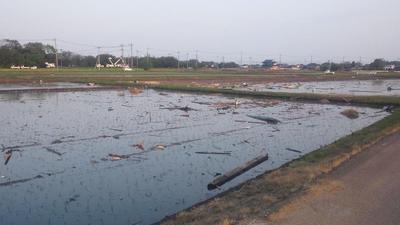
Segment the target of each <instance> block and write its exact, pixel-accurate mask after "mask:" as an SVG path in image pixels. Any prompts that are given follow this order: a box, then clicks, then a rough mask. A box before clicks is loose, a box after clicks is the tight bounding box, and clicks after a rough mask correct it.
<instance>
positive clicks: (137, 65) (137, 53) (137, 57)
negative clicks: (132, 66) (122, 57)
mask: <svg viewBox="0 0 400 225" xmlns="http://www.w3.org/2000/svg"><path fill="white" fill-rule="evenodd" d="M136 71H139V50H136Z"/></svg>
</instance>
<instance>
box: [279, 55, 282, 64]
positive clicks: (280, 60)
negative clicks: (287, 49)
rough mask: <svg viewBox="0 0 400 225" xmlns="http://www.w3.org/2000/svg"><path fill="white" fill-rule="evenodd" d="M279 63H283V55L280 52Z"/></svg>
mask: <svg viewBox="0 0 400 225" xmlns="http://www.w3.org/2000/svg"><path fill="white" fill-rule="evenodd" d="M279 65H282V55H281V54H279Z"/></svg>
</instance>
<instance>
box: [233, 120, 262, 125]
mask: <svg viewBox="0 0 400 225" xmlns="http://www.w3.org/2000/svg"><path fill="white" fill-rule="evenodd" d="M235 122H237V123H255V124H265V122H254V121H247V120H235Z"/></svg>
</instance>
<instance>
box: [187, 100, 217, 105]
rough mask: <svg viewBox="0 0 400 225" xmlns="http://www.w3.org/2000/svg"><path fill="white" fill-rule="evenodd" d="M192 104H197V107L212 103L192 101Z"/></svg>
mask: <svg viewBox="0 0 400 225" xmlns="http://www.w3.org/2000/svg"><path fill="white" fill-rule="evenodd" d="M192 103H195V104H199V105H212V103H210V102H197V101H192Z"/></svg>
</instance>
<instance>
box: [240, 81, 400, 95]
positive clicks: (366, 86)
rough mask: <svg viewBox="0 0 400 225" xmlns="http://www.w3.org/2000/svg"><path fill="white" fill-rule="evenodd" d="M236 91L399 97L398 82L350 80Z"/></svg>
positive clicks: (242, 88)
mask: <svg viewBox="0 0 400 225" xmlns="http://www.w3.org/2000/svg"><path fill="white" fill-rule="evenodd" d="M235 89H237V90H251V91H269V92H290V93H316V94H339V95H364V96H368V95H384V96H400V80H351V81H321V82H291V83H266V84H254V85H249V86H246V87H244V86H239V87H235Z"/></svg>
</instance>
